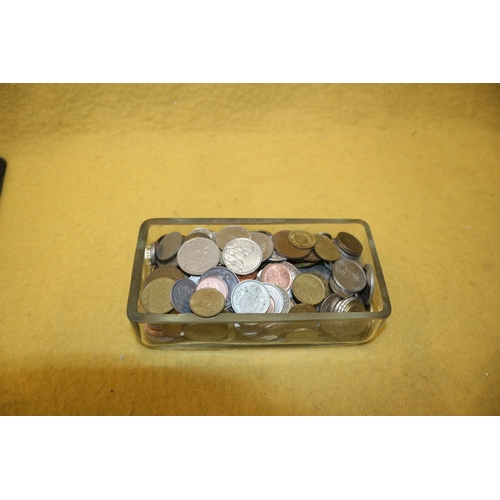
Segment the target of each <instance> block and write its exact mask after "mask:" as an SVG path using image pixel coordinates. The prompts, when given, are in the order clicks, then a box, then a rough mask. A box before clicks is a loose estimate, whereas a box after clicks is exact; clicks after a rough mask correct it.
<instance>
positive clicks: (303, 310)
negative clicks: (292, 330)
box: [290, 304, 318, 328]
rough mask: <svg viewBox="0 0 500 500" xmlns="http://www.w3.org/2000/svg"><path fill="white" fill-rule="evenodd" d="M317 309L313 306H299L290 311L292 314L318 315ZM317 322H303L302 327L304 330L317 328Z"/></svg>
mask: <svg viewBox="0 0 500 500" xmlns="http://www.w3.org/2000/svg"><path fill="white" fill-rule="evenodd" d="M317 313H318V311H317V310H316V307H315V306H313V305H311V304H297V305H295V306H293V307H292V308H291V309H290V314H317ZM317 324H318V322H317V321H301V322H300V326H302V327H304V328H315V327H316V325H317Z"/></svg>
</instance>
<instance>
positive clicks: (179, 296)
mask: <svg viewBox="0 0 500 500" xmlns="http://www.w3.org/2000/svg"><path fill="white" fill-rule="evenodd" d="M195 290H196V283H195V282H194V281H192V280H190V279H189V278H183V279H181V280H178V281H176V282H175V283H174V285H173V286H172V290H171V291H170V301H171V302H172V305H173V306H174V309H175V310H176V311H178V312H180V313H183V314H188V313H190V312H191V308H190V307H189V299H190V298H191V295H193V293H194V291H195Z"/></svg>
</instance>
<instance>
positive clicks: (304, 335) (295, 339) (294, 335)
mask: <svg viewBox="0 0 500 500" xmlns="http://www.w3.org/2000/svg"><path fill="white" fill-rule="evenodd" d="M318 336H319V333H318V332H315V331H314V330H312V329H311V328H297V329H296V330H294V331H293V332H290V333H289V334H287V336H286V341H287V342H292V343H294V344H295V343H297V344H302V343H306V342H314V341H315V340H316V339H317V338H318Z"/></svg>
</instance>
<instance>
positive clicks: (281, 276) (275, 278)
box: [261, 263, 293, 290]
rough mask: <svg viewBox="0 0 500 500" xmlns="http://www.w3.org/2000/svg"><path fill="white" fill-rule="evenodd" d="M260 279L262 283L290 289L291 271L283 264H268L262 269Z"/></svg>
mask: <svg viewBox="0 0 500 500" xmlns="http://www.w3.org/2000/svg"><path fill="white" fill-rule="evenodd" d="M261 279H262V282H263V283H272V284H273V285H279V286H280V287H282V288H284V289H285V290H290V287H291V286H292V281H293V279H292V273H291V271H290V269H289V268H288V267H287V266H285V265H284V264H279V263H278V264H268V265H267V266H266V267H264V269H262V275H261Z"/></svg>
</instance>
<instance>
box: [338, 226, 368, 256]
mask: <svg viewBox="0 0 500 500" xmlns="http://www.w3.org/2000/svg"><path fill="white" fill-rule="evenodd" d="M335 243H337V245H338V246H339V248H340V249H341V250H343V251H344V252H345V253H347V254H349V255H351V256H352V257H354V258H358V257H361V254H362V253H363V245H362V244H361V242H360V241H359V240H358V239H357V238H356V237H355V236H353V235H352V234H350V233H346V232H344V231H341V232H340V233H339V234H337V237H336V238H335Z"/></svg>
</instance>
